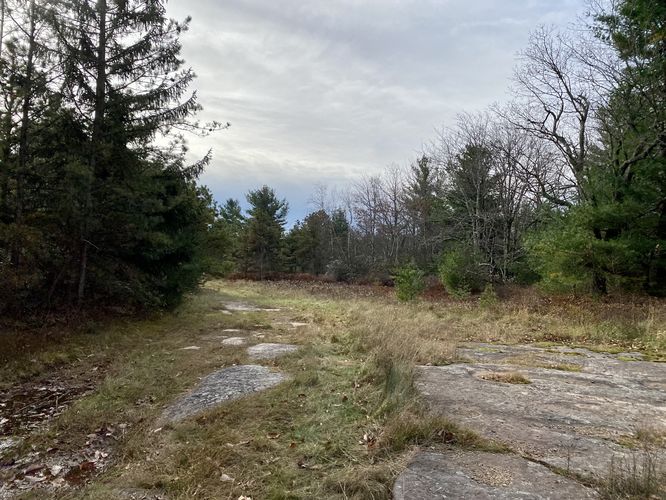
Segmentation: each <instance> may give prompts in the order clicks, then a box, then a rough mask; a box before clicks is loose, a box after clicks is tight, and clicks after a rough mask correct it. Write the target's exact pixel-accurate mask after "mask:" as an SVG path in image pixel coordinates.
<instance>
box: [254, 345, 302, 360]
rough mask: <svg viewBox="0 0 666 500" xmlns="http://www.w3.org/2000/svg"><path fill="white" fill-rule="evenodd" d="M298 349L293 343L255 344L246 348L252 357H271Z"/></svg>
mask: <svg viewBox="0 0 666 500" xmlns="http://www.w3.org/2000/svg"><path fill="white" fill-rule="evenodd" d="M297 350H298V346H297V345H294V344H257V345H253V346H251V347H248V348H247V353H248V355H249V356H250V357H251V358H253V359H273V358H277V357H279V356H283V355H285V354H289V353H292V352H295V351H297Z"/></svg>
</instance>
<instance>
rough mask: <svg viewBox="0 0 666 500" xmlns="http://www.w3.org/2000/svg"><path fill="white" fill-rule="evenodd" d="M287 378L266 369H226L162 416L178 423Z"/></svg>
mask: <svg viewBox="0 0 666 500" xmlns="http://www.w3.org/2000/svg"><path fill="white" fill-rule="evenodd" d="M285 379H286V377H285V375H283V374H281V373H279V372H273V371H271V370H270V369H268V368H266V367H265V366H258V365H240V366H232V367H229V368H223V369H222V370H219V371H216V372H214V373H211V374H210V375H208V376H206V377H204V378H203V379H202V380H201V382H200V383H199V385H198V386H197V387H196V388H194V389H193V390H191V391H190V392H189V393H187V394H185V395H184V396H182V397H181V398H179V399H178V400H176V401H175V402H174V403H173V404H172V405H171V406H170V407H168V408H167V409H166V410H165V411H164V414H163V415H162V419H161V420H162V422H177V421H179V420H182V419H184V418H187V417H190V416H192V415H196V414H197V413H200V412H202V411H205V410H209V409H211V408H213V407H215V406H217V405H219V404H220V403H223V402H225V401H230V400H233V399H238V398H240V397H242V396H245V395H246V394H251V393H254V392H258V391H262V390H265V389H268V388H270V387H273V386H275V385H277V384H279V383H280V382H282V381H283V380H285Z"/></svg>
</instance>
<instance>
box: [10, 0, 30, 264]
mask: <svg viewBox="0 0 666 500" xmlns="http://www.w3.org/2000/svg"><path fill="white" fill-rule="evenodd" d="M29 15H30V28H29V31H28V58H27V62H26V64H27V66H26V71H25V81H24V82H23V88H22V92H23V102H22V105H21V128H20V130H19V151H18V170H17V172H16V226H17V228H18V229H19V230H20V229H21V226H22V225H23V222H24V217H23V212H24V203H25V198H24V196H25V193H24V187H25V186H24V183H25V175H26V172H27V169H28V128H29V126H30V110H31V107H32V91H33V89H32V85H33V77H34V57H35V45H36V42H35V0H31V2H30V14H29ZM21 246H22V245H21V241H20V236H19V238H17V239H16V240H15V242H14V244H13V245H12V257H11V260H12V265H13V266H14V267H19V266H20V264H21V250H22V249H21Z"/></svg>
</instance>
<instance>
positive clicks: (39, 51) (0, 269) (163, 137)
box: [0, 0, 220, 312]
mask: <svg viewBox="0 0 666 500" xmlns="http://www.w3.org/2000/svg"><path fill="white" fill-rule="evenodd" d="M2 8H3V11H4V12H3V13H7V12H9V11H11V12H12V15H11V16H6V15H5V16H3V17H2V18H3V19H4V20H5V23H4V24H5V25H4V27H3V32H4V34H3V37H4V39H3V43H2V44H1V46H2V52H1V53H0V79H1V84H2V94H1V95H0V99H1V101H0V290H1V292H0V295H1V296H0V309H2V310H7V311H15V312H21V311H26V310H33V309H43V308H47V307H51V308H52V307H62V306H71V307H74V306H84V305H86V304H88V303H92V302H98V301H99V300H100V299H104V300H106V301H107V302H108V303H121V304H127V303H131V304H137V305H151V306H167V305H170V304H173V303H175V302H177V301H178V299H179V297H180V296H181V295H182V293H183V292H184V291H185V290H187V289H189V288H192V287H193V286H194V285H196V283H197V282H198V279H199V276H200V268H199V267H200V266H199V264H198V258H197V252H198V248H199V247H200V243H201V241H202V239H203V238H205V237H206V233H207V231H208V227H209V223H210V222H211V221H212V217H213V211H212V208H211V197H210V195H209V194H208V193H207V192H206V191H205V190H203V189H202V188H200V187H198V186H197V185H196V180H197V177H198V176H199V175H200V173H201V171H202V169H203V168H204V166H205V165H206V163H207V161H208V160H209V156H206V157H205V158H203V159H202V160H201V161H199V162H197V163H196V164H194V165H189V164H187V163H186V160H185V153H186V148H185V143H184V138H183V133H184V132H194V133H208V132H210V131H212V130H214V129H216V128H219V127H220V126H219V124H217V123H212V124H200V123H198V122H197V121H196V120H195V115H196V113H197V112H198V111H199V110H200V106H199V104H198V102H197V99H196V94H195V93H192V92H191V91H190V90H189V88H190V84H191V83H192V80H193V78H194V73H193V72H192V70H191V69H189V68H187V67H185V66H184V61H183V60H182V59H181V57H180V49H181V45H180V41H179V37H180V35H181V33H182V32H183V31H185V30H186V29H187V28H188V23H189V20H186V21H185V22H183V23H180V22H177V21H174V20H171V19H169V18H168V17H167V15H166V11H165V2H164V1H163V0H61V1H50V2H35V1H34V0H33V1H30V2H25V1H22V0H14V1H12V0H6V1H5V2H3V5H2ZM8 20H11V22H8Z"/></svg>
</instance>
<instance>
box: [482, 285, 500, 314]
mask: <svg viewBox="0 0 666 500" xmlns="http://www.w3.org/2000/svg"><path fill="white" fill-rule="evenodd" d="M498 302H499V300H498V298H497V294H496V293H495V289H494V288H493V285H492V284H491V283H488V284H487V285H486V287H485V288H484V289H483V292H481V295H480V296H479V305H480V306H481V307H483V308H486V309H487V308H490V307H493V306H496V305H497V303H498Z"/></svg>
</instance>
